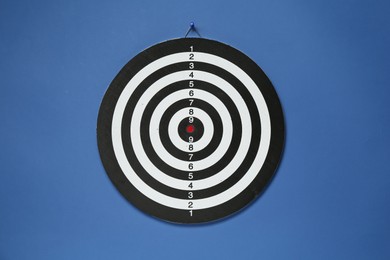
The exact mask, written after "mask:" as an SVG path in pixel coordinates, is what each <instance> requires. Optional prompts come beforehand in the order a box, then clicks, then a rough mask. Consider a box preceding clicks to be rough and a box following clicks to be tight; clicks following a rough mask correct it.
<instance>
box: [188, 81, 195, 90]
mask: <svg viewBox="0 0 390 260" xmlns="http://www.w3.org/2000/svg"><path fill="white" fill-rule="evenodd" d="M188 86H189V87H190V88H192V87H194V81H193V80H190V82H189V84H188Z"/></svg>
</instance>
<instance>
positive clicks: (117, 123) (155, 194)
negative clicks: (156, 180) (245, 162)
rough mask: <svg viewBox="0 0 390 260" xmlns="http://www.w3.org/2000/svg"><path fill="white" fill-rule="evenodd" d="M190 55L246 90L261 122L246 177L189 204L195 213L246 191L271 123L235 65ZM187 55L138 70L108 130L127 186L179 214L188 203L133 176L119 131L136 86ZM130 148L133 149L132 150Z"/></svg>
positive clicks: (260, 162) (267, 142)
mask: <svg viewBox="0 0 390 260" xmlns="http://www.w3.org/2000/svg"><path fill="white" fill-rule="evenodd" d="M193 54H194V58H195V61H201V62H205V63H211V64H213V65H215V66H218V67H222V68H223V69H225V70H226V71H228V72H230V73H231V74H233V75H235V76H236V77H237V78H238V79H239V80H240V81H241V82H242V83H243V85H244V86H246V88H247V89H248V91H249V92H250V94H251V95H252V97H253V99H254V100H255V102H256V106H257V110H258V111H259V115H260V121H261V135H260V136H261V137H260V138H261V139H260V145H259V149H258V151H257V153H256V157H255V159H254V162H253V163H252V165H251V166H250V168H249V169H248V171H247V172H246V174H245V175H244V176H243V177H242V178H241V179H240V180H239V181H238V182H237V183H235V184H234V185H233V186H232V187H230V188H229V189H227V190H225V191H223V192H221V193H219V194H217V195H214V196H212V197H208V198H204V199H196V200H191V201H192V202H193V209H194V210H197V209H205V208H210V207H214V206H217V205H220V204H222V203H224V202H227V201H229V200H231V199H232V198H234V197H236V196H237V195H238V194H240V193H241V192H242V191H243V190H244V189H245V188H247V187H248V185H249V184H250V183H251V182H252V181H253V180H254V179H255V178H256V176H257V174H258V169H259V167H262V165H263V164H264V161H265V159H266V156H267V153H268V149H269V145H270V140H271V120H270V115H269V111H268V108H267V104H266V102H265V100H264V97H263V95H262V94H261V92H260V90H259V88H258V86H257V85H256V83H255V82H254V81H253V80H252V79H251V78H250V77H249V76H248V75H247V74H246V73H245V72H244V71H243V70H242V69H241V68H239V67H238V66H237V65H235V64H233V63H232V62H230V61H228V60H226V59H223V58H221V57H218V56H216V55H212V54H208V53H201V52H194V53H193ZM188 55H189V53H188V52H182V53H176V54H171V55H168V56H165V57H162V58H160V59H158V60H156V61H154V62H152V63H150V64H148V65H147V66H145V67H144V68H143V69H141V70H140V71H139V72H138V73H137V74H136V75H135V76H134V77H133V78H132V79H131V80H130V81H129V83H128V84H127V85H126V87H125V88H124V90H123V91H122V93H121V95H120V97H119V99H118V102H117V104H116V107H115V110H114V114H113V120H112V129H111V131H112V132H111V134H112V142H113V149H114V153H115V156H116V158H117V160H118V164H119V166H120V167H121V169H122V171H123V173H124V174H125V176H126V177H127V179H128V180H129V181H130V182H131V184H132V185H133V186H134V187H136V188H137V189H138V190H139V191H140V192H141V193H143V194H144V195H145V196H147V197H148V198H149V199H151V200H153V201H155V202H157V203H159V204H162V205H165V206H167V207H171V208H176V209H182V210H188V200H184V199H177V198H173V197H170V196H167V195H165V194H162V193H161V192H159V191H157V190H154V189H152V188H151V187H149V186H148V185H147V184H146V183H144V182H143V181H142V180H141V179H140V178H139V177H138V175H137V174H136V173H135V172H134V169H133V168H132V167H131V165H130V164H129V162H128V160H127V157H126V155H125V153H124V148H123V143H122V136H121V130H122V118H123V114H124V110H125V108H126V105H127V102H128V100H129V98H130V97H131V95H132V94H133V92H134V90H135V89H136V88H137V86H138V85H139V84H140V83H141V82H142V81H143V80H144V79H145V78H146V77H147V76H149V75H150V74H151V73H153V72H154V71H157V70H159V69H160V68H163V67H165V66H168V65H169V64H174V63H178V62H184V61H188ZM196 74H197V73H196ZM228 94H229V93H228ZM144 105H146V104H144ZM244 127H245V126H244V125H243V128H244ZM134 148H135V149H136V147H134Z"/></svg>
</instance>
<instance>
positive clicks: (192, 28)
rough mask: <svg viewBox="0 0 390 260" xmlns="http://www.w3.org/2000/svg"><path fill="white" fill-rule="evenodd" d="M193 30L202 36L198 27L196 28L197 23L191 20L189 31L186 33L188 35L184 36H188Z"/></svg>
mask: <svg viewBox="0 0 390 260" xmlns="http://www.w3.org/2000/svg"><path fill="white" fill-rule="evenodd" d="M191 31H194V32H195V33H196V34H197V35H198V36H199V37H201V38H202V36H200V34H199V32H198V30H196V28H195V23H194V22H190V28H188V30H187V33H186V35H185V36H184V38H187V36H188V34H189V33H190V32H191Z"/></svg>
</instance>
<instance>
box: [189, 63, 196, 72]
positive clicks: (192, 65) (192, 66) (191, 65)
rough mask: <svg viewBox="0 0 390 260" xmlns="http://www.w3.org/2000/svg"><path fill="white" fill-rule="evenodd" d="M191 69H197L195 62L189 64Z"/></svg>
mask: <svg viewBox="0 0 390 260" xmlns="http://www.w3.org/2000/svg"><path fill="white" fill-rule="evenodd" d="M188 67H189V68H190V70H193V69H194V67H195V65H194V63H193V62H190V64H189V66H188Z"/></svg>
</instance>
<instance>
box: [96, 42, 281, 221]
mask: <svg viewBox="0 0 390 260" xmlns="http://www.w3.org/2000/svg"><path fill="white" fill-rule="evenodd" d="M191 45H194V46H196V50H195V51H200V52H207V53H212V54H214V55H217V56H221V57H223V58H224V59H226V60H229V61H231V62H232V63H234V64H236V65H237V66H239V67H240V68H241V69H242V70H244V71H245V72H246V73H247V74H248V75H249V76H250V77H251V78H252V79H253V80H254V82H255V83H256V84H257V85H258V86H259V89H260V91H261V93H262V94H263V96H264V99H265V101H266V103H267V107H268V110H269V113H270V118H271V143H270V147H269V151H268V154H267V157H266V159H265V162H264V164H263V166H262V168H261V169H260V171H259V174H258V175H257V176H256V178H255V179H254V180H253V181H252V183H251V184H250V185H249V186H248V187H247V188H246V189H245V190H243V191H242V192H241V193H240V194H238V195H237V196H236V197H234V198H233V199H231V200H230V201H227V202H225V203H223V204H220V205H218V206H215V207H213V208H208V209H203V210H196V211H194V217H192V218H188V210H177V209H172V208H168V207H166V206H163V205H161V204H158V203H156V202H154V201H152V200H150V199H149V198H147V197H145V196H144V195H143V194H142V193H141V192H139V191H138V190H137V189H136V188H135V187H134V186H133V185H132V184H131V183H130V182H129V181H128V180H127V178H126V177H125V175H124V174H123V173H122V171H121V169H120V167H119V165H118V163H117V161H116V158H115V155H114V153H113V147H112V142H111V121H112V116H113V112H114V108H115V105H116V102H117V100H118V98H119V96H120V94H121V92H122V91H123V89H124V87H125V86H126V84H127V83H128V82H129V80H130V79H131V78H132V77H133V76H134V75H135V74H136V73H137V72H138V71H139V70H140V69H142V68H143V67H145V66H146V65H147V64H149V63H150V62H153V61H154V60H156V59H159V58H161V57H163V56H166V55H168V54H172V53H177V52H188V51H189V49H188V48H189V46H191ZM284 138H285V132H284V118H283V111H282V108H281V104H280V101H279V98H278V96H277V93H276V91H275V89H274V88H273V86H272V83H271V82H270V80H269V79H268V78H267V76H266V75H265V73H264V72H263V71H262V70H261V68H260V67H259V66H258V65H257V64H256V63H254V62H253V61H252V60H251V59H250V58H249V57H247V56H246V55H245V54H243V53H242V52H240V51H238V50H236V49H234V48H232V47H230V46H228V45H226V44H223V43H220V42H217V41H214V40H208V39H203V38H182V39H174V40H170V41H166V42H162V43H159V44H157V45H154V46H152V47H150V48H148V49H146V50H144V51H143V52H141V53H140V54H138V55H137V56H136V57H134V58H133V59H132V60H130V61H129V62H128V63H127V64H126V65H125V66H124V67H123V68H122V70H121V71H120V72H119V73H118V75H117V76H116V77H115V78H114V80H113V81H112V83H111V84H110V86H109V88H108V90H107V92H106V93H105V96H104V98H103V101H102V103H101V106H100V110H99V115H98V124H97V140H98V148H99V153H100V156H101V159H102V163H103V165H104V168H105V169H106V172H107V174H108V176H109V178H110V179H111V181H112V182H113V183H114V185H115V186H116V187H117V189H118V190H119V191H120V192H121V194H122V195H123V196H124V197H125V198H126V199H128V200H129V201H130V202H132V203H133V204H134V205H135V206H136V207H138V208H139V209H141V210H142V211H144V212H146V213H148V214H151V215H152V216H155V217H157V218H161V219H163V220H166V221H170V222H175V223H204V222H209V221H215V220H218V219H221V218H224V217H227V216H229V215H231V214H233V213H235V212H237V211H238V210H240V209H242V208H244V207H245V206H246V205H248V204H249V203H250V202H251V201H253V200H254V199H255V198H256V197H257V196H258V195H259V194H260V193H261V192H262V191H263V190H264V188H265V187H266V186H267V184H268V183H269V182H270V180H271V179H272V176H273V175H274V173H275V171H276V168H277V166H278V164H279V161H280V159H281V156H282V151H283V146H284Z"/></svg>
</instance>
